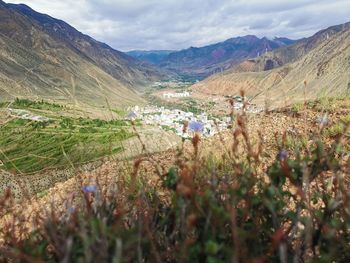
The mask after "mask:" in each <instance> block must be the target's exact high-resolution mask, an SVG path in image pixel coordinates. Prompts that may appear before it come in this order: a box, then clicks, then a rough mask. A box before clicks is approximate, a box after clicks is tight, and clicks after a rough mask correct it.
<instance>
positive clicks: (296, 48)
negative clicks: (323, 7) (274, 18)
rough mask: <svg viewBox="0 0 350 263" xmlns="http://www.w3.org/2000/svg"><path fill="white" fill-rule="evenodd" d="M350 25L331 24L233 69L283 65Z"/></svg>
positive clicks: (251, 69) (253, 68) (258, 68)
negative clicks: (311, 34)
mask: <svg viewBox="0 0 350 263" xmlns="http://www.w3.org/2000/svg"><path fill="white" fill-rule="evenodd" d="M349 27H350V22H349V23H345V24H341V25H336V26H331V27H329V28H327V29H324V30H321V31H319V32H317V33H316V34H314V35H313V36H311V37H308V38H304V39H301V40H299V41H298V42H297V43H295V44H294V45H288V46H284V47H281V48H278V49H276V50H274V51H272V52H267V53H265V54H263V55H262V56H260V57H257V58H254V59H248V60H245V61H243V62H241V63H240V64H238V65H235V66H234V67H233V68H232V70H233V71H236V72H242V71H247V72H249V71H264V70H271V69H273V68H277V67H280V66H283V65H285V64H287V63H291V62H295V61H296V60H298V59H300V58H301V57H303V56H304V55H306V54H308V53H309V52H310V51H311V50H313V49H314V48H315V47H317V46H318V45H320V44H321V43H322V42H323V41H325V40H327V39H329V38H331V37H332V36H333V35H335V34H337V33H339V32H341V31H344V30H345V29H347V28H349ZM284 43H288V42H284Z"/></svg>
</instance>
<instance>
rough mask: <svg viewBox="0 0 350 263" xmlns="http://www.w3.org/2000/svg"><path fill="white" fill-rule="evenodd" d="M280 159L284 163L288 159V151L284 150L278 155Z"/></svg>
mask: <svg viewBox="0 0 350 263" xmlns="http://www.w3.org/2000/svg"><path fill="white" fill-rule="evenodd" d="M277 157H278V159H279V160H280V161H284V160H285V159H287V157H288V151H287V150H286V149H282V150H281V151H280V152H279V153H278V155H277Z"/></svg>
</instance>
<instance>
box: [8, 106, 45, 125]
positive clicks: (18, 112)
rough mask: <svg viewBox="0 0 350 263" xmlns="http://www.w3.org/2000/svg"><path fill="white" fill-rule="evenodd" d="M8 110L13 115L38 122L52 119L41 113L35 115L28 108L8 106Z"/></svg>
mask: <svg viewBox="0 0 350 263" xmlns="http://www.w3.org/2000/svg"><path fill="white" fill-rule="evenodd" d="M7 110H8V113H9V114H10V115H11V116H14V117H17V118H20V119H24V120H31V121H37V122H47V121H49V120H50V119H49V118H46V117H44V116H40V115H35V114H33V113H31V112H29V111H27V110H21V109H12V108H8V109H7Z"/></svg>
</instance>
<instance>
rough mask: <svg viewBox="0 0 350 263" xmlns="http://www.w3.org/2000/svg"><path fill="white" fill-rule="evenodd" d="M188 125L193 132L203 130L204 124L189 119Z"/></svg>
mask: <svg viewBox="0 0 350 263" xmlns="http://www.w3.org/2000/svg"><path fill="white" fill-rule="evenodd" d="M188 127H189V128H190V129H191V130H192V131H194V132H203V130H204V124H203V123H201V122H198V121H191V122H190V124H189V125H188Z"/></svg>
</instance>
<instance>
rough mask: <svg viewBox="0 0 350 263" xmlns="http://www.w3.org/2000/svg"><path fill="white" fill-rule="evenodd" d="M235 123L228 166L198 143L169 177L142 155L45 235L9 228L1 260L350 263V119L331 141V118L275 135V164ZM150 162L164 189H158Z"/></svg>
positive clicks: (48, 222)
mask: <svg viewBox="0 0 350 263" xmlns="http://www.w3.org/2000/svg"><path fill="white" fill-rule="evenodd" d="M236 120H237V123H236V125H234V126H235V129H234V130H233V132H232V136H233V144H232V146H231V148H230V149H231V150H230V151H229V152H228V153H225V154H223V155H222V156H221V157H220V158H216V157H214V156H206V157H204V158H202V157H200V155H199V147H200V136H199V135H198V134H197V135H195V136H194V137H193V139H192V151H191V153H190V154H187V153H185V151H184V150H183V149H179V151H178V153H177V157H176V160H175V162H174V163H173V165H172V167H171V168H170V169H168V170H167V171H166V172H162V170H161V169H159V167H158V164H157V162H154V160H153V159H152V156H143V157H140V158H138V159H137V160H135V161H134V164H133V171H131V172H128V173H126V174H123V173H121V174H120V177H119V178H118V180H111V181H110V182H108V183H106V184H102V183H101V181H102V178H103V174H101V175H98V176H97V178H99V179H98V180H97V181H96V182H95V183H93V184H90V185H82V187H81V192H80V193H75V194H76V195H78V196H80V197H81V198H80V199H78V200H80V201H77V202H76V203H75V204H74V205H72V206H70V207H66V208H65V210H64V212H63V214H60V213H58V212H56V211H55V210H53V211H52V212H51V213H50V214H49V216H41V215H39V216H37V217H36V218H35V222H36V225H38V226H41V227H39V228H38V229H37V230H36V231H34V232H32V233H30V234H29V235H24V236H22V237H21V238H18V237H17V235H16V234H14V232H15V229H17V228H16V227H15V226H14V225H11V224H9V225H7V227H6V228H3V229H2V235H3V236H4V237H5V238H4V242H3V244H2V246H1V248H0V254H2V255H3V258H2V260H3V261H5V262H13V261H15V262H283V263H285V262H350V195H349V184H350V180H349V174H350V156H349V152H350V149H349V145H350V123H349V120H348V119H347V118H343V119H342V120H341V125H340V124H335V125H339V126H340V127H342V130H339V131H338V132H337V133H336V134H335V135H334V136H332V138H330V137H329V135H327V134H326V132H327V131H328V130H329V129H330V128H331V127H333V126H328V124H327V120H325V119H321V120H320V121H319V123H318V125H317V128H315V130H314V131H313V132H312V134H310V133H306V134H303V135H300V136H299V135H298V136H297V135H293V136H290V135H288V134H286V133H284V134H282V135H277V134H276V145H275V146H276V155H275V157H274V158H272V160H271V161H269V162H267V163H266V162H265V161H266V158H265V156H266V155H267V154H268V153H267V152H266V148H265V147H266V145H264V143H263V141H262V140H260V142H258V143H257V144H253V138H252V137H251V135H250V134H249V131H248V130H247V125H246V123H247V120H246V116H245V114H242V115H239V116H237V118H236ZM339 129H340V128H339ZM263 136H264V134H261V136H260V137H261V138H262V137H263ZM146 162H151V163H154V166H155V171H156V172H155V173H156V174H157V175H158V176H159V178H160V180H161V182H162V186H159V185H157V186H153V185H152V184H150V183H149V180H148V178H146V176H145V175H144V174H143V170H142V169H141V167H142V165H143V164H144V163H146ZM157 171H158V172H157ZM164 192H165V193H166V195H165V197H164V196H163V195H161V194H160V193H164ZM9 196H10V195H7V196H5V197H4V199H3V200H2V202H1V205H2V206H1V207H2V211H4V210H5V209H6V206H7V205H8V204H9V202H10V197H9ZM17 220H20V216H19V218H17ZM22 224H23V225H24V222H22ZM20 225H21V224H20ZM11 260H12V261H11Z"/></svg>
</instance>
